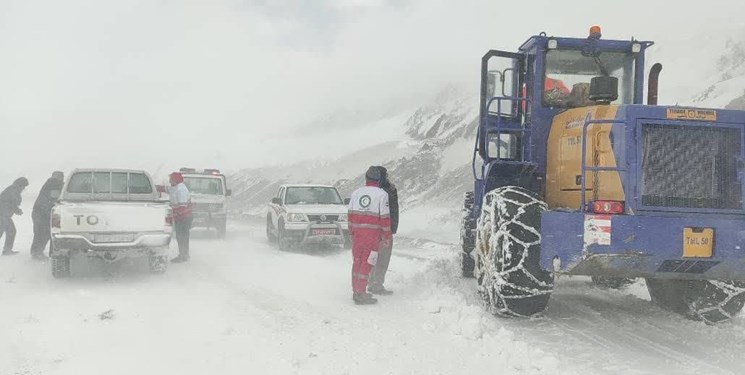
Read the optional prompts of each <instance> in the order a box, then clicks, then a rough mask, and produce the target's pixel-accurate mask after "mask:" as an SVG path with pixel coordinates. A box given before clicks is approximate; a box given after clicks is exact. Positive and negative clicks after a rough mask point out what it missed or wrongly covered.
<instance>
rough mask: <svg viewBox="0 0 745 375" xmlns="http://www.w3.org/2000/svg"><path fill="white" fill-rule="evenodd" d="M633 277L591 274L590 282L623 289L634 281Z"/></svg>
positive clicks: (602, 286) (600, 285)
mask: <svg viewBox="0 0 745 375" xmlns="http://www.w3.org/2000/svg"><path fill="white" fill-rule="evenodd" d="M634 281H636V280H634V279H629V278H625V277H605V276H592V283H593V284H595V285H597V286H599V287H601V288H608V289H623V288H625V287H627V286H629V285H631V284H633V283H634Z"/></svg>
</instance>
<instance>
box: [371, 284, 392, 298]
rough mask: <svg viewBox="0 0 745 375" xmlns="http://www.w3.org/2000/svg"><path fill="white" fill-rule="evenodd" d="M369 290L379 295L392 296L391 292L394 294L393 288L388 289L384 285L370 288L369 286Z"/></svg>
mask: <svg viewBox="0 0 745 375" xmlns="http://www.w3.org/2000/svg"><path fill="white" fill-rule="evenodd" d="M367 291H368V292H370V293H372V294H377V295H379V296H390V295H391V294H393V291H392V290H388V289H386V288H385V287H383V286H374V287H370V288H367Z"/></svg>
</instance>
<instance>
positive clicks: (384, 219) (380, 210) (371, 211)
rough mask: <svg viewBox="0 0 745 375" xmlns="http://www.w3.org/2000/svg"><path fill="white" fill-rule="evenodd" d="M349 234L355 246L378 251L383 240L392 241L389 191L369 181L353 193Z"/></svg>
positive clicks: (350, 203) (350, 204)
mask: <svg viewBox="0 0 745 375" xmlns="http://www.w3.org/2000/svg"><path fill="white" fill-rule="evenodd" d="M349 234H350V236H351V237H352V246H353V247H359V246H362V247H366V248H369V249H370V250H374V251H377V250H378V249H379V248H380V244H381V242H382V241H390V240H391V238H392V237H393V235H392V234H391V216H390V209H389V208H388V193H386V192H385V190H383V189H381V188H380V187H378V185H377V184H376V183H373V182H368V184H367V186H363V187H361V188H359V189H357V190H355V191H354V193H352V197H351V198H350V201H349Z"/></svg>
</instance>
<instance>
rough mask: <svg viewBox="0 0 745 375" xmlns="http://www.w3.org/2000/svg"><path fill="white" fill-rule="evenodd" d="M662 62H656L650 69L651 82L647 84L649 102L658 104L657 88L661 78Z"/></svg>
mask: <svg viewBox="0 0 745 375" xmlns="http://www.w3.org/2000/svg"><path fill="white" fill-rule="evenodd" d="M661 71H662V64H660V63H655V64H654V65H652V70H650V71H649V84H648V85H647V88H648V89H647V104H649V105H657V88H658V85H659V80H660V72H661Z"/></svg>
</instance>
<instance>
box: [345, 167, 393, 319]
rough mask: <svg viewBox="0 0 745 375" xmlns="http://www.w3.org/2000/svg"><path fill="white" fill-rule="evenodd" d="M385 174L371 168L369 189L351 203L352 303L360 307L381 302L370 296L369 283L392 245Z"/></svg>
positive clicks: (359, 191)
mask: <svg viewBox="0 0 745 375" xmlns="http://www.w3.org/2000/svg"><path fill="white" fill-rule="evenodd" d="M383 178H384V175H383V171H381V170H380V168H378V167H374V166H373V167H370V168H369V169H368V170H367V173H365V180H366V181H367V183H366V186H363V187H361V188H359V189H357V190H355V191H354V193H352V197H351V198H350V201H349V234H350V237H351V238H352V256H353V259H354V260H353V264H352V292H353V293H352V299H353V300H354V303H356V304H358V305H369V304H373V303H376V302H378V300H377V299H375V298H373V297H372V295H371V294H370V293H367V282H368V279H369V278H370V273H371V271H372V269H373V267H375V263H376V262H377V259H378V250H380V248H381V247H384V248H385V247H388V246H389V245H388V244H389V243H390V242H391V238H392V235H391V217H390V211H389V207H388V193H386V192H385V190H383V189H381V188H380V183H381V181H382V180H383Z"/></svg>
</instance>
